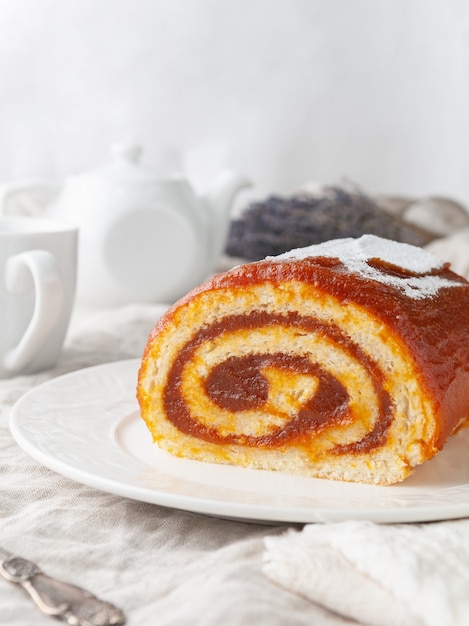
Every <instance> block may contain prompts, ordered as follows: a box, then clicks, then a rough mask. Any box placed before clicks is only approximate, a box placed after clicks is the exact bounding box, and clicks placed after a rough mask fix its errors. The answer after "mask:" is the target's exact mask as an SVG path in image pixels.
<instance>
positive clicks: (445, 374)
mask: <svg viewBox="0 0 469 626" xmlns="http://www.w3.org/2000/svg"><path fill="white" fill-rule="evenodd" d="M468 327H469V283H468V282H467V281H466V280H465V279H464V278H463V277H461V276H458V275H457V274H455V273H454V272H453V271H451V269H450V267H449V266H448V264H445V263H443V262H442V261H441V260H440V259H439V258H437V257H436V256H434V255H432V254H430V253H429V252H427V251H425V250H424V249H422V248H418V247H414V246H411V245H408V244H405V243H398V242H395V241H391V240H387V239H382V238H380V237H376V236H372V235H364V236H362V237H360V238H358V239H352V238H347V239H335V240H331V241H328V242H324V243H320V244H317V245H313V246H309V247H306V248H300V249H296V250H292V251H290V252H287V253H285V254H281V255H279V256H275V257H268V258H266V259H264V260H262V261H257V262H253V263H247V264H245V265H241V266H238V267H236V268H233V269H232V270H230V271H228V272H225V273H222V274H218V275H216V276H214V277H213V278H211V279H209V280H208V281H207V282H205V283H204V284H202V285H200V286H199V287H196V288H195V289H193V290H192V291H191V292H189V293H188V294H187V295H186V296H185V297H183V298H182V299H180V300H179V301H178V302H176V303H175V304H174V305H173V306H172V307H171V308H170V309H169V310H168V311H167V312H166V313H165V314H164V315H163V316H162V317H161V318H160V319H159V320H158V322H157V323H156V326H155V328H154V329H153V331H152V332H151V334H150V336H149V338H148V342H147V345H146V347H145V351H144V354H143V356H142V362H141V366H140V370H139V374H138V384H137V398H138V401H139V405H140V410H141V416H142V418H143V420H144V421H145V423H146V425H147V427H148V429H149V430H150V432H151V435H152V437H153V440H154V442H155V444H157V445H158V446H159V447H160V448H161V449H163V450H166V451H168V452H170V453H171V454H174V455H177V456H180V457H185V458H190V459H195V460H198V461H204V462H209V463H229V464H234V465H237V466H241V467H248V468H258V469H264V470H276V471H281V472H287V473H293V474H295V473H296V474H302V475H306V476H310V477H316V478H326V479H333V480H342V481H354V482H363V483H371V484H383V485H387V484H392V483H396V482H399V481H402V480H403V479H405V478H406V477H407V476H408V475H409V474H410V473H411V472H412V471H413V470H414V468H415V467H417V466H418V465H419V464H421V463H423V462H424V461H426V460H428V459H431V458H432V457H433V456H434V455H435V454H436V453H437V452H438V451H439V450H441V449H442V448H443V446H444V445H445V443H446V441H447V439H448V437H449V436H450V435H451V434H453V433H454V432H456V431H457V430H458V429H459V428H460V427H462V426H464V425H466V423H467V422H468V420H469V332H468Z"/></svg>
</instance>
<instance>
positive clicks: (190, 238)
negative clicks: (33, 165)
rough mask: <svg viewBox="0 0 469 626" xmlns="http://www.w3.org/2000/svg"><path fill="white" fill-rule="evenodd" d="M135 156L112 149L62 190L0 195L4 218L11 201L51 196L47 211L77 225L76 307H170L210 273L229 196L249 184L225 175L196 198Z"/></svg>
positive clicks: (181, 182) (29, 186)
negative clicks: (95, 166) (100, 165)
mask: <svg viewBox="0 0 469 626" xmlns="http://www.w3.org/2000/svg"><path fill="white" fill-rule="evenodd" d="M140 154H141V148H140V146H137V145H127V144H117V145H115V146H113V147H112V160H111V163H110V164H109V165H108V166H107V167H104V168H102V169H98V170H96V171H91V172H87V173H84V174H81V175H78V176H72V177H69V178H67V179H66V180H65V182H64V184H63V185H61V186H60V188H57V187H56V188H54V187H53V186H50V185H47V184H45V183H37V182H36V183H17V184H13V185H7V186H4V187H3V190H2V191H1V192H0V201H1V204H2V206H1V207H0V212H2V213H4V214H5V213H6V214H12V212H16V213H18V212H21V208H20V209H19V211H18V205H19V206H20V207H21V202H19V203H18V202H17V203H16V205H15V202H14V201H15V196H16V197H17V198H18V197H19V198H20V199H21V198H23V200H24V199H25V198H27V197H28V196H29V197H34V196H36V197H39V196H41V194H42V195H43V197H44V195H46V196H47V194H49V197H50V198H51V202H50V204H48V206H47V208H46V209H45V212H46V213H47V214H48V215H51V216H54V217H56V218H59V219H62V220H64V221H67V222H69V223H73V224H76V225H78V227H79V229H80V245H79V265H78V286H77V301H78V302H79V303H80V304H82V305H85V306H115V305H119V304H126V303H130V302H166V303H170V302H173V301H174V300H176V299H177V298H179V297H180V296H182V295H183V294H185V293H186V292H187V291H188V290H189V289H190V288H192V287H193V286H195V285H196V284H198V283H199V282H201V281H202V280H204V279H205V278H206V277H207V276H208V275H209V274H210V273H211V272H213V271H214V270H215V267H216V264H217V261H218V260H219V257H220V255H221V253H222V252H223V249H224V246H225V243H226V237H227V232H228V227H229V221H230V207H231V203H232V200H233V198H234V195H235V193H236V192H237V191H238V190H240V189H241V188H243V187H247V186H249V184H250V183H249V181H248V180H247V179H246V178H244V177H243V176H240V175H239V174H236V173H234V172H232V171H225V172H222V173H221V174H220V176H219V177H218V178H217V179H216V180H215V182H214V184H213V185H212V188H211V189H210V190H209V192H208V193H207V194H205V195H203V196H202V195H198V194H196V193H195V191H194V189H193V188H192V186H191V185H190V184H189V182H188V180H187V179H186V178H185V177H184V176H182V175H170V176H165V177H162V176H159V175H158V174H156V173H155V172H152V171H150V170H147V169H146V168H144V167H142V166H141V165H140V164H139V159H140ZM19 194H21V195H19ZM11 207H13V210H12V208H11ZM24 212H26V213H27V212H31V211H28V210H26V211H24V210H23V213H24Z"/></svg>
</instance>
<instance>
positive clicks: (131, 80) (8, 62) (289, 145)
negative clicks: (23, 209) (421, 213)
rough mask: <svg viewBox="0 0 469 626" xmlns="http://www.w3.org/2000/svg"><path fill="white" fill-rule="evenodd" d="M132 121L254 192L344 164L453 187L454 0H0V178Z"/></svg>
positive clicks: (462, 195)
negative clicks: (215, 158)
mask: <svg viewBox="0 0 469 626" xmlns="http://www.w3.org/2000/svg"><path fill="white" fill-rule="evenodd" d="M129 135H130V136H134V137H137V138H139V139H140V140H141V141H142V143H143V144H144V146H145V161H146V162H147V163H148V164H150V165H158V164H160V163H161V161H162V154H166V155H168V154H170V152H171V150H173V149H176V150H178V149H189V150H199V149H200V148H203V147H207V146H209V147H213V146H215V147H217V146H218V147H220V146H222V147H223V149H222V150H221V151H222V152H223V150H225V149H226V152H227V155H226V156H225V160H227V161H228V162H229V163H230V164H231V165H234V166H235V167H236V168H237V169H239V170H241V171H243V172H245V173H247V174H248V175H249V176H250V177H251V178H252V179H253V180H254V181H255V184H256V186H255V194H256V195H257V196H260V195H262V194H264V193H270V192H273V191H277V192H288V191H290V190H291V189H294V188H295V187H296V186H297V185H299V184H301V183H303V182H304V181H305V180H317V181H321V182H325V183H334V182H338V181H340V180H341V179H342V178H344V177H345V178H347V179H351V180H352V181H355V182H356V183H358V184H360V185H361V186H362V187H363V188H364V189H366V190H368V191H371V192H379V193H399V194H415V195H426V194H430V193H438V194H445V195H450V196H453V197H454V198H456V199H459V200H462V201H463V202H466V203H469V2H467V1H466V0H0V182H4V181H10V180H18V179H22V178H25V177H28V178H29V177H38V176H39V177H46V178H48V179H60V178H61V177H63V176H64V175H66V174H70V173H78V172H81V171H83V170H87V169H89V168H91V167H96V166H97V165H101V164H103V163H104V162H106V160H107V155H108V146H109V144H111V143H112V142H113V141H115V140H118V139H121V138H123V137H126V136H129Z"/></svg>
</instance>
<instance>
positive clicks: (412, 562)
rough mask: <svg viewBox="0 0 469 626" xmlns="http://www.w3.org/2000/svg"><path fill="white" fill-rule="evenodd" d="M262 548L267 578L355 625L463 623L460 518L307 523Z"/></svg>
mask: <svg viewBox="0 0 469 626" xmlns="http://www.w3.org/2000/svg"><path fill="white" fill-rule="evenodd" d="M265 545H266V550H265V553H264V561H265V563H264V572H265V574H266V575H267V576H268V577H269V578H270V579H271V580H273V581H275V582H276V583H278V584H279V585H281V586H282V587H283V588H286V589H288V590H290V591H292V592H295V593H298V594H300V595H301V596H303V597H306V598H308V599H309V600H311V601H312V602H314V603H317V604H319V605H321V606H323V607H325V608H327V609H330V610H331V611H334V612H336V613H339V614H340V615H342V616H344V617H348V618H351V619H354V620H356V621H357V622H359V623H360V624H369V625H371V626H443V625H446V624H447V625H448V626H467V624H469V594H468V589H469V521H467V520H461V521H453V522H442V523H436V524H435V523H432V524H416V525H411V524H409V525H389V526H380V525H377V524H374V523H371V522H363V521H347V522H341V523H334V524H327V525H308V526H305V527H304V529H303V530H302V531H301V532H297V531H293V530H290V531H288V532H287V533H285V534H283V535H281V536H279V537H267V538H266V539H265Z"/></svg>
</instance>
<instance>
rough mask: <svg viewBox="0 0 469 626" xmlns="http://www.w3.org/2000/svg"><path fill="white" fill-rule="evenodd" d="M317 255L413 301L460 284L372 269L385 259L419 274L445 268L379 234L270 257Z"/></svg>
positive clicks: (430, 257)
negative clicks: (371, 261) (373, 261)
mask: <svg viewBox="0 0 469 626" xmlns="http://www.w3.org/2000/svg"><path fill="white" fill-rule="evenodd" d="M317 256H322V257H331V258H338V259H340V261H341V262H342V263H343V264H344V265H345V266H346V267H347V268H348V269H349V270H350V271H352V272H357V273H359V274H361V275H362V276H365V277H366V278H368V279H370V280H376V281H378V282H381V283H384V284H387V285H392V286H394V287H397V288H398V289H400V290H401V291H403V292H404V293H405V294H406V295H407V296H408V297H410V298H415V299H420V298H429V297H431V296H433V295H435V294H436V293H437V292H438V290H439V289H441V288H442V287H454V286H458V285H460V283H458V282H456V281H451V280H448V279H446V278H442V277H440V276H417V277H416V276H409V277H399V276H394V275H390V274H386V273H384V272H380V271H379V270H378V269H375V268H374V267H371V266H370V265H368V263H367V261H368V260H369V259H373V258H378V259H381V260H382V261H384V262H385V263H390V264H392V265H395V266H397V267H400V268H402V269H404V270H408V271H409V272H412V273H415V274H427V273H430V272H432V271H433V270H437V269H439V268H441V267H442V266H443V262H442V261H441V259H439V258H438V257H437V256H435V255H433V254H431V253H430V252H428V251H427V250H424V249H422V248H417V247H416V246H411V245H409V244H406V243H400V242H397V241H391V240H389V239H383V238H381V237H376V236H375V235H363V236H362V237H360V238H358V239H353V238H347V239H332V240H331V241H325V242H323V243H319V244H316V245H313V246H307V247H305V248H297V249H295V250H290V252H286V253H284V254H280V255H278V256H275V257H268V259H269V260H272V261H281V260H287V259H298V260H301V259H306V258H308V257H317Z"/></svg>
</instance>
